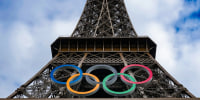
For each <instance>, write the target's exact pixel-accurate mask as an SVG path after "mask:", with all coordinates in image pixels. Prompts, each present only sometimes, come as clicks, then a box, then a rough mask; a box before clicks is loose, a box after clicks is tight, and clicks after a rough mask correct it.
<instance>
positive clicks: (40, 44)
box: [0, 0, 200, 97]
mask: <svg viewBox="0 0 200 100" xmlns="http://www.w3.org/2000/svg"><path fill="white" fill-rule="evenodd" d="M85 1H86V0H67V1H40V2H38V1H37V0H36V1H34V0H33V1H26V0H22V1H21V2H23V4H22V5H21V4H20V5H18V6H19V8H17V10H16V11H17V12H16V14H17V15H16V16H17V17H16V19H17V21H13V22H12V23H11V24H10V25H9V26H12V27H6V28H4V27H3V25H1V24H0V39H1V40H0V44H1V47H3V48H1V50H2V51H3V52H0V55H3V56H0V60H2V61H0V62H2V63H1V65H0V68H1V70H0V72H1V73H0V88H1V91H0V97H6V96H8V95H9V94H11V93H12V92H13V91H14V90H15V89H16V88H18V87H19V86H20V85H21V84H23V83H25V82H26V81H27V80H28V79H30V78H31V77H32V76H33V75H34V74H35V73H36V72H37V71H38V70H40V69H41V68H42V67H43V65H45V64H46V63H47V62H48V61H49V60H50V59H51V51H50V44H51V43H52V42H53V41H54V40H55V39H56V38H57V37H58V36H63V35H64V36H69V35H71V33H72V31H73V30H74V28H75V26H76V24H77V22H78V18H79V16H80V15H81V12H82V9H83V6H84V3H85ZM16 5H17V4H16ZM126 5H127V10H128V12H129V15H130V18H131V20H132V21H133V25H134V26H135V30H136V31H137V32H138V34H139V35H148V36H150V37H151V38H152V39H153V40H154V41H156V43H157V45H158V48H157V57H156V58H157V60H158V62H159V63H161V65H163V67H164V68H166V69H167V71H169V72H170V73H171V74H172V75H173V76H174V77H175V78H176V79H177V80H178V81H180V82H181V83H183V85H184V86H185V87H187V88H188V89H189V90H190V91H191V92H192V93H194V94H195V95H196V96H200V95H199V94H200V92H199V88H197V87H198V83H200V78H197V77H199V76H200V74H199V72H198V71H199V70H200V67H199V66H200V63H199V60H198V59H200V58H199V57H200V56H198V55H200V52H199V51H198V50H199V49H200V42H199V41H190V40H188V39H190V38H188V37H189V36H188V35H187V34H182V33H179V34H177V33H176V32H175V30H174V28H173V26H172V24H173V23H174V22H175V21H176V20H177V19H179V18H180V17H181V16H180V11H183V10H184V11H185V10H186V9H187V8H185V7H184V5H183V0H126ZM77 7H78V8H77ZM191 9H192V8H191ZM194 9H195V8H194ZM190 11H192V10H187V12H190ZM191 24H193V22H191ZM186 25H187V24H186ZM41 55H42V56H41ZM16 59H17V60H16ZM185 73H187V75H186V74H185ZM9 74H12V75H9ZM183 76H184V77H183ZM194 76H195V77H194ZM186 78H187V79H186ZM2 81H4V83H2ZM2 91H3V93H2Z"/></svg>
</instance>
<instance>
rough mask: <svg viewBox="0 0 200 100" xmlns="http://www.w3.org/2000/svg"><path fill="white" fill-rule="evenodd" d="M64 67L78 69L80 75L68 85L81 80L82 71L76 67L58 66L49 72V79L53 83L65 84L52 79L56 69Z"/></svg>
mask: <svg viewBox="0 0 200 100" xmlns="http://www.w3.org/2000/svg"><path fill="white" fill-rule="evenodd" d="M66 66H67V67H68V66H70V67H74V68H76V69H78V71H79V73H80V75H79V76H78V77H77V78H76V79H75V80H73V81H71V82H70V84H72V83H75V82H77V81H78V80H80V79H81V78H82V76H83V71H82V70H81V68H79V67H78V66H75V65H60V66H58V67H56V68H54V69H53V70H52V71H51V74H50V77H51V79H52V80H53V81H54V82H56V83H58V84H66V82H61V81H58V80H56V79H55V78H54V76H53V73H54V72H55V71H56V70H57V69H59V68H62V67H66Z"/></svg>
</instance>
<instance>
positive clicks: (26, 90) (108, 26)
mask: <svg viewBox="0 0 200 100" xmlns="http://www.w3.org/2000/svg"><path fill="white" fill-rule="evenodd" d="M51 50H52V60H50V61H49V63H47V64H46V65H45V66H44V67H43V68H42V69H41V70H40V71H39V72H38V73H36V74H35V75H34V76H33V77H32V78H31V79H30V80H28V81H27V82H26V83H24V84H23V85H21V86H20V87H19V88H18V89H16V91H14V92H13V93H12V94H11V95H9V96H8V97H7V99H14V98H40V99H41V98H195V96H194V95H193V94H192V93H190V92H189V91H188V90H187V89H186V88H185V87H184V86H183V85H182V84H180V83H179V82H178V81H177V80H176V79H174V78H173V77H172V76H171V75H170V74H169V73H168V72H167V71H166V70H165V69H164V68H163V67H162V66H161V65H160V64H159V63H158V62H157V61H156V60H155V57H156V44H155V43H154V41H153V40H151V39H150V38H149V37H140V36H138V35H137V33H136V31H135V30H134V27H133V25H132V23H131V21H130V19H129V16H128V13H127V10H126V7H125V4H124V0H87V2H86V4H85V8H84V10H83V13H82V15H81V17H80V20H79V22H78V24H77V26H76V28H75V29H74V31H73V33H72V35H71V37H59V38H58V39H56V40H55V41H54V42H53V43H52V45H51ZM65 64H70V65H76V66H78V67H79V68H81V69H82V71H83V72H84V73H85V72H86V71H87V70H88V69H90V68H91V67H94V66H100V67H98V68H99V69H98V68H97V69H98V70H95V69H93V70H91V73H92V74H94V75H96V76H97V77H98V78H99V79H100V81H103V79H104V78H105V77H106V76H107V75H109V74H112V73H113V69H109V68H108V66H110V67H111V68H114V69H115V70H116V71H117V72H118V73H119V72H120V70H121V69H122V68H123V67H124V66H127V65H132V64H139V65H144V66H147V68H149V69H150V70H151V71H152V73H153V77H152V78H151V79H150V80H149V81H148V82H147V83H144V84H137V85H136V87H135V89H134V91H133V92H131V93H129V94H127V95H112V94H109V93H107V92H105V90H104V89H103V88H102V84H100V88H99V89H98V91H96V93H94V94H92V95H75V94H73V93H71V92H70V91H68V89H67V87H66V85H65V84H59V83H56V82H54V81H53V80H52V78H51V77H50V74H51V72H52V71H53V70H54V69H55V68H57V67H58V66H61V65H65ZM75 73H78V72H77V71H75V70H73V69H69V68H66V67H63V68H60V69H58V70H57V71H55V73H54V74H53V76H54V77H55V79H56V80H59V81H62V82H66V81H67V80H68V79H69V77H71V76H72V75H74V74H75ZM126 74H128V75H130V76H132V77H134V78H135V80H136V81H137V82H139V81H144V80H145V79H147V78H148V77H149V75H150V74H149V72H148V71H147V70H144V69H143V68H140V67H138V66H137V67H136V68H133V69H129V70H127V71H126ZM114 77H115V76H114ZM112 79H113V77H112V78H111V79H110V80H112ZM110 80H109V79H108V81H110ZM96 84H99V83H96ZM72 88H73V89H74V90H76V91H87V90H90V89H92V88H94V86H93V85H91V84H89V83H88V82H87V80H86V79H85V77H83V78H82V80H81V81H80V82H79V83H78V84H76V85H73V86H72ZM108 88H110V89H111V90H115V91H125V90H128V89H129V88H131V87H130V85H128V84H125V83H124V82H122V80H120V78H119V77H117V80H116V81H115V82H114V83H113V84H112V85H109V86H108Z"/></svg>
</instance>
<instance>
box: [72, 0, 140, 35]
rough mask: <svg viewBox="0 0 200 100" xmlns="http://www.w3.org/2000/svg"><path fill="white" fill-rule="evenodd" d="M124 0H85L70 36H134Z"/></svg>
mask: <svg viewBox="0 0 200 100" xmlns="http://www.w3.org/2000/svg"><path fill="white" fill-rule="evenodd" d="M136 36H137V34H136V32H135V30H134V28H133V25H132V23H131V21H130V19H129V16H128V14H127V10H126V7H125V5H124V0H87V3H86V5H85V8H84V10H83V13H82V15H81V17H80V20H79V22H78V24H77V26H76V28H75V30H74V32H73V33H72V37H136Z"/></svg>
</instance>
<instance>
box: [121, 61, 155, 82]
mask: <svg viewBox="0 0 200 100" xmlns="http://www.w3.org/2000/svg"><path fill="white" fill-rule="evenodd" d="M132 66H139V67H143V68H145V69H146V70H147V71H148V72H149V77H148V78H147V79H146V80H144V81H141V82H133V81H129V80H127V79H126V78H125V77H124V76H123V75H120V76H121V78H122V79H123V80H124V81H126V82H128V83H132V84H143V83H146V82H148V81H150V80H151V79H152V77H153V73H152V71H151V69H149V68H148V67H146V66H144V65H140V64H131V65H127V66H125V67H124V68H122V70H121V71H120V73H124V71H125V69H126V68H129V67H132Z"/></svg>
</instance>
